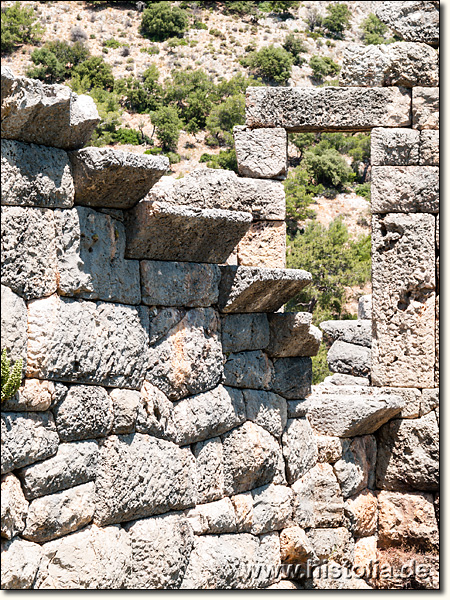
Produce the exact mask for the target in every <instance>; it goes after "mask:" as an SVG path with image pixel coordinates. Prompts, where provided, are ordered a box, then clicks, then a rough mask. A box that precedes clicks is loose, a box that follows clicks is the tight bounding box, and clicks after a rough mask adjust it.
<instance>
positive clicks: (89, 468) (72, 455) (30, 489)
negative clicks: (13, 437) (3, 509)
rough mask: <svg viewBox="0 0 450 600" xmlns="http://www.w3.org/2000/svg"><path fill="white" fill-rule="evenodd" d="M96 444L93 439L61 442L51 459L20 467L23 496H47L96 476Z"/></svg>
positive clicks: (19, 474)
mask: <svg viewBox="0 0 450 600" xmlns="http://www.w3.org/2000/svg"><path fill="white" fill-rule="evenodd" d="M97 460H98V443H97V442H96V441H95V440H85V441H80V442H71V443H68V444H67V443H62V444H60V445H59V446H58V451H57V452H56V454H55V455H54V456H52V457H51V458H47V459H46V460H40V461H39V462H36V463H34V464H32V465H29V466H28V467H24V468H23V469H20V470H19V472H18V476H19V479H20V481H21V482H22V486H23V491H24V493H25V497H26V498H28V499H29V500H32V499H34V498H39V497H40V496H47V495H48V494H54V493H56V492H60V491H62V490H66V489H68V488H70V487H73V486H78V485H81V484H83V483H87V482H89V481H93V480H94V479H95V475H96V472H97Z"/></svg>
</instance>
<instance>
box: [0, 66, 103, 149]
mask: <svg viewBox="0 0 450 600" xmlns="http://www.w3.org/2000/svg"><path fill="white" fill-rule="evenodd" d="M1 119H2V124H1V135H2V138H6V139H9V140H19V141H21V142H26V143H31V144H42V145H45V146H55V147H56V148H64V149H65V150H73V149H75V148H81V147H82V146H84V144H85V143H86V142H87V141H88V140H89V138H90V137H91V134H92V132H93V131H94V129H95V127H96V126H97V125H98V123H99V122H100V117H99V115H98V112H97V108H96V106H95V102H94V100H93V99H92V98H91V97H90V96H84V95H82V96H78V95H77V94H75V93H74V92H72V90H71V89H70V88H69V87H67V86H65V85H59V84H55V85H47V84H45V83H42V82H41V81H38V80H37V79H28V78H26V77H20V76H15V75H14V74H13V73H12V71H11V70H10V69H9V68H7V67H6V68H5V67H2V108H1Z"/></svg>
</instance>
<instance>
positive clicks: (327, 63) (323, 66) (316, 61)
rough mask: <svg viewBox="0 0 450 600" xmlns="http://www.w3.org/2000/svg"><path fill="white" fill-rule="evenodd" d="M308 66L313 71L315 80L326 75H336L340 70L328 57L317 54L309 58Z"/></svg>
mask: <svg viewBox="0 0 450 600" xmlns="http://www.w3.org/2000/svg"><path fill="white" fill-rule="evenodd" d="M309 66H310V67H311V69H312V70H313V75H314V77H315V79H318V80H320V79H323V77H327V76H328V75H336V74H337V73H339V70H340V66H339V65H338V64H337V63H335V62H334V60H333V59H332V58H330V57H329V56H319V55H318V54H314V55H313V56H311V59H310V61H309Z"/></svg>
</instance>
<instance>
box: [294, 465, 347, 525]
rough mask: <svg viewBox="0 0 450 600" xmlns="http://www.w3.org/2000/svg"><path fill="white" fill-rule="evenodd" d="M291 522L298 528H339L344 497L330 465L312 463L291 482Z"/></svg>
mask: <svg viewBox="0 0 450 600" xmlns="http://www.w3.org/2000/svg"><path fill="white" fill-rule="evenodd" d="M292 489H293V490H294V492H295V499H294V521H295V523H296V524H297V525H300V526H301V527H338V526H339V525H341V524H342V522H343V517H344V499H343V497H342V494H341V490H340V489H339V484H338V481H337V479H336V475H335V474H334V472H333V467H332V466H331V465H328V464H326V463H320V464H317V465H315V466H314V467H313V468H312V469H310V470H309V471H308V472H307V473H305V474H304V475H303V477H301V479H298V480H297V481H296V482H294V484H293V486H292Z"/></svg>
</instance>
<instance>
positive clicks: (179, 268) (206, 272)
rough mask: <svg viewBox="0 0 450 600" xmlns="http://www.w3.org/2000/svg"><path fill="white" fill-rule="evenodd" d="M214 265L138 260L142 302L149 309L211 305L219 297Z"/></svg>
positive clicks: (218, 272)
mask: <svg viewBox="0 0 450 600" xmlns="http://www.w3.org/2000/svg"><path fill="white" fill-rule="evenodd" d="M219 281H220V270H219V267H218V266H216V265H199V264H196V263H186V262H167V261H159V260H152V261H149V260H143V261H141V283H142V302H143V303H144V304H148V305H149V306H155V305H156V306H187V307H198V306H211V305H212V304H216V303H217V300H218V297H219Z"/></svg>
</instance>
